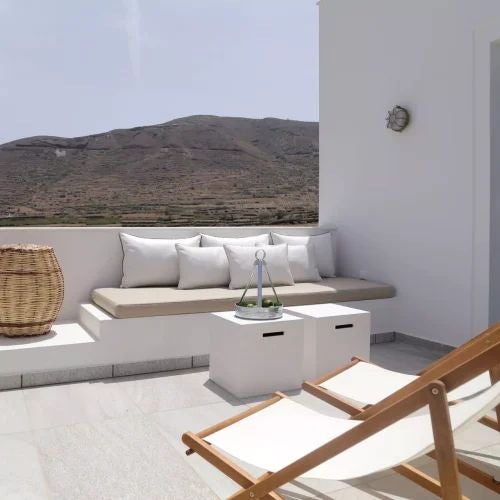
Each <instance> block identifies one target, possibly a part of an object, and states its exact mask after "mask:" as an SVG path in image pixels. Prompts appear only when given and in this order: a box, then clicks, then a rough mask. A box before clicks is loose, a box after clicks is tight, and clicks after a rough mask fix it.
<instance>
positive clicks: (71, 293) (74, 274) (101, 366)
mask: <svg viewBox="0 0 500 500" xmlns="http://www.w3.org/2000/svg"><path fill="white" fill-rule="evenodd" d="M271 229H273V230H276V228H118V227H109V228H29V229H28V228H16V229H10V228H9V229H0V244H2V243H13V242H16V243H17V242H19V243H30V242H32V243H39V244H46V245H50V246H53V247H54V248H55V251H56V255H57V256H58V259H59V261H60V263H61V267H62V269H63V274H64V277H65V286H66V290H65V301H64V305H63V310H62V313H61V316H60V320H59V322H58V324H57V325H55V327H54V329H53V332H51V334H49V335H48V336H44V337H38V338H20V339H15V340H12V339H8V338H1V337H0V389H7V388H15V387H20V386H25V387H27V386H33V385H43V384H49V383H58V382H70V381H76V380H86V379H92V378H105V377H111V376H122V375H128V374H135V373H141V372H142V373H146V372H154V371H163V370H171V369H180V368H189V367H192V366H203V365H206V364H207V363H208V352H209V339H208V330H207V321H208V320H209V316H210V312H212V311H223V310H230V309H232V308H233V307H234V303H235V302H236V301H237V300H238V299H239V297H240V294H241V290H229V289H226V288H216V289H203V290H178V289H177V288H133V289H121V288H119V287H118V285H119V283H120V281H121V264H122V257H123V254H122V249H121V245H120V242H119V237H118V234H119V232H120V231H125V232H129V233H132V234H136V235H138V236H144V237H157V238H182V237H187V236H191V235H193V234H197V233H198V232H200V231H202V232H204V233H207V234H218V235H221V236H234V237H239V236H248V235H255V234H259V233H261V232H263V231H266V230H271ZM279 231H280V232H282V233H287V234H291V235H304V234H319V233H321V232H324V231H325V228H312V227H311V228H307V227H302V228H291V227H287V228H279ZM104 287H108V288H104ZM278 294H279V295H280V298H281V300H282V302H283V303H284V304H285V306H295V305H306V304H312V303H326V302H342V303H343V304H344V305H346V306H351V307H354V308H358V309H364V310H367V311H370V312H371V315H372V333H382V332H392V331H393V330H394V328H393V325H392V307H393V300H394V299H392V297H394V295H395V290H394V288H393V287H392V286H390V285H385V284H382V283H376V282H371V281H365V280H359V279H352V278H328V279H325V280H323V281H322V282H319V283H299V284H296V285H293V286H287V287H278ZM89 299H91V300H92V301H93V302H94V303H90V300H89Z"/></svg>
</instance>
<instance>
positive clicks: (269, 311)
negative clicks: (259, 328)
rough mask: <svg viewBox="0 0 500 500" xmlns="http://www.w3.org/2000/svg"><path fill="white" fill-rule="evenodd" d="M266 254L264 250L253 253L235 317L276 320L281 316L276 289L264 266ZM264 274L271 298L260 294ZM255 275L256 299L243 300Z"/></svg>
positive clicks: (281, 310)
mask: <svg viewBox="0 0 500 500" xmlns="http://www.w3.org/2000/svg"><path fill="white" fill-rule="evenodd" d="M265 258H266V252H265V250H264V249H262V248H261V249H259V250H257V251H256V252H255V262H254V264H253V266H252V271H251V273H250V277H249V278H248V282H247V285H246V287H245V290H244V292H243V295H242V296H241V299H240V301H239V302H238V303H237V304H236V312H235V314H236V316H237V317H239V318H244V319H257V320H259V319H261V320H263V319H278V318H281V317H282V316H283V304H282V303H281V301H280V299H279V298H278V294H277V293H276V289H275V288H274V285H273V280H272V278H271V274H270V273H269V268H268V267H267V264H266V260H265ZM264 272H265V273H266V275H267V278H268V280H269V286H270V287H271V289H272V291H273V297H272V298H269V297H264V296H263V293H262V282H263V273H264ZM256 274H257V298H256V299H245V297H246V295H247V292H248V289H249V288H250V286H251V284H252V283H253V282H254V280H255V275H256Z"/></svg>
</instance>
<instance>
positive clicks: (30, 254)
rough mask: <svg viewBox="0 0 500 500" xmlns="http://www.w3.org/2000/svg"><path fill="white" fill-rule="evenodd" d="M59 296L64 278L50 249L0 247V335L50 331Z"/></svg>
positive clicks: (60, 299) (60, 303)
mask: <svg viewBox="0 0 500 500" xmlns="http://www.w3.org/2000/svg"><path fill="white" fill-rule="evenodd" d="M63 297H64V279H63V275H62V272H61V268H60V266H59V262H57V258H56V255H55V253H54V249H53V248H51V247H46V246H38V245H0V334H4V335H7V336H9V337H15V336H19V335H43V334H44V333H48V332H50V329H51V327H52V324H53V323H54V321H55V320H56V318H57V315H58V314H59V311H60V309H61V305H62V301H63Z"/></svg>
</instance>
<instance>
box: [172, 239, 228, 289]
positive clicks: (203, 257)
mask: <svg viewBox="0 0 500 500" xmlns="http://www.w3.org/2000/svg"><path fill="white" fill-rule="evenodd" d="M175 248H176V249H177V255H178V257H179V271H180V279H179V285H178V288H180V289H181V290H188V289H190V288H211V287H216V286H227V285H228V284H229V264H228V262H227V257H226V252H225V251H224V248H223V247H206V248H203V247H188V246H185V245H175Z"/></svg>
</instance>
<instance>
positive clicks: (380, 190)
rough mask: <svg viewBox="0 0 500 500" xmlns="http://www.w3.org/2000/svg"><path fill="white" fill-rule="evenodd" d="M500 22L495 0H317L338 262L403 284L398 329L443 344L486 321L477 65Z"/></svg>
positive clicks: (324, 214) (329, 216)
mask: <svg viewBox="0 0 500 500" xmlns="http://www.w3.org/2000/svg"><path fill="white" fill-rule="evenodd" d="M495 23H496V26H498V27H500V2H499V1H498V0H418V1H417V0H415V1H401V0H321V4H320V221H321V224H335V225H336V226H337V228H338V264H339V267H340V271H341V272H342V273H343V274H347V275H352V276H353V277H356V276H359V275H360V274H361V275H362V276H364V277H366V278H367V279H373V280H381V281H386V282H389V283H392V284H394V285H395V286H396V288H397V290H398V294H397V297H396V298H395V299H394V326H395V329H396V330H397V331H400V332H403V333H408V334H412V335H416V336H419V337H422V338H428V339H432V340H436V341H440V342H444V343H447V344H458V343H460V342H462V341H464V340H466V339H468V338H469V337H470V336H471V335H472V333H473V331H474V330H476V329H477V328H478V327H483V326H485V324H486V323H487V304H486V308H485V307H484V302H485V301H487V299H486V300H483V299H484V297H485V294H487V290H486V287H487V272H488V269H487V264H486V260H487V259H484V258H482V257H481V255H484V256H487V255H488V253H487V250H486V248H485V245H489V243H488V235H487V234H486V232H485V223H486V222H487V218H488V217H489V215H485V216H484V218H481V214H486V212H484V211H481V212H480V210H483V208H484V207H485V206H486V205H485V203H486V202H485V203H483V201H482V199H483V198H485V197H486V196H487V193H486V192H485V190H483V191H482V194H481V193H480V191H479V190H478V189H477V183H478V171H477V169H478V168H479V165H478V164H477V161H476V160H477V158H478V157H479V156H481V155H482V156H483V157H486V156H487V155H489V148H488V147H487V146H488V145H489V142H488V141H489V139H487V138H486V136H485V134H486V135H487V134H489V129H488V127H486V126H484V127H483V128H481V130H480V134H476V132H477V131H478V130H479V129H478V123H477V119H478V113H476V109H475V108H476V107H477V103H478V97H477V94H476V92H477V90H476V87H477V85H478V76H477V73H476V71H477V67H476V66H477V65H478V52H477V51H478V50H479V49H478V45H477V44H478V40H479V39H480V38H481V33H482V32H483V30H484V29H485V26H486V25H488V26H491V25H493V24H495ZM498 35H499V38H500V29H499V30H498ZM481 43H482V42H481ZM487 47H488V46H487V44H485V45H484V49H485V50H484V51H483V52H484V54H483V52H480V53H479V55H480V59H481V61H483V59H484V60H486V59H487V57H488V56H487V55H486V49H487ZM480 49H481V50H482V46H481V47H480ZM480 81H481V85H482V84H483V83H484V82H485V77H484V75H480ZM488 91H489V89H488V88H487V86H486V84H485V85H484V92H482V94H481V95H486V94H487V93H488ZM481 95H480V97H479V99H482V97H481ZM483 104H484V103H483ZM394 105H401V106H405V107H407V108H408V109H409V110H410V112H411V119H412V121H411V125H410V126H409V127H408V129H407V130H406V131H404V132H403V133H401V134H398V133H395V132H392V131H390V130H387V129H386V128H385V116H386V115H387V111H388V110H389V109H391V108H392V107H393V106H394ZM485 113H487V110H486V111H485V112H484V113H483V115H484V116H483V117H482V118H484V117H485V116H486V114H485ZM478 137H479V139H481V138H482V139H484V140H481V141H479V140H478ZM485 145H486V146H485ZM476 149H478V151H476ZM485 179H486V180H485ZM481 182H482V183H483V187H484V183H485V182H486V188H487V187H488V185H487V183H488V182H489V177H486V175H484V176H483V177H482V180H481ZM478 193H479V194H478ZM488 200H489V197H488ZM481 203H483V204H482V205H481ZM488 214H489V211H488ZM480 230H481V231H482V232H481V234H480ZM479 268H481V269H479ZM480 273H482V274H481V276H479V274H480ZM479 278H481V279H479ZM485 311H486V312H485Z"/></svg>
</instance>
